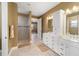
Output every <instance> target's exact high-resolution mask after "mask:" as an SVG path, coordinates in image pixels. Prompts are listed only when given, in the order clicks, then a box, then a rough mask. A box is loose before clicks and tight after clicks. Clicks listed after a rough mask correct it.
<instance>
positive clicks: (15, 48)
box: [8, 46, 18, 56]
mask: <svg viewBox="0 0 79 59" xmlns="http://www.w3.org/2000/svg"><path fill="white" fill-rule="evenodd" d="M17 48H18V47H17V46H16V47H13V48H11V50H10V52H9V55H8V56H10V55H11V53H12V51H13V50H15V49H17Z"/></svg>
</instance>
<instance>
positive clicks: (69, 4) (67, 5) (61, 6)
mask: <svg viewBox="0 0 79 59" xmlns="http://www.w3.org/2000/svg"><path fill="white" fill-rule="evenodd" d="M74 5H75V6H79V2H62V3H60V4H58V5H57V6H56V7H54V8H52V9H50V10H49V11H48V12H46V13H45V14H44V15H42V16H41V17H42V18H43V32H48V23H47V19H46V17H47V16H48V15H50V14H51V13H53V12H55V11H57V10H59V9H63V10H66V9H67V8H69V9H71V8H72V7H73V6H74Z"/></svg>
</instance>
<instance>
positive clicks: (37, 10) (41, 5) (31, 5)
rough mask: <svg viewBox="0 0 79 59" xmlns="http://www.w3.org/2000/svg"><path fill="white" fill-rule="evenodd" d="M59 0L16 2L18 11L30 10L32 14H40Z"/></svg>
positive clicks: (25, 11)
mask: <svg viewBox="0 0 79 59" xmlns="http://www.w3.org/2000/svg"><path fill="white" fill-rule="evenodd" d="M59 3H60V2H16V4H17V5H18V12H19V13H24V14H28V12H29V11H31V12H32V15H33V16H41V15H43V14H44V13H46V12H47V11H48V10H50V9H51V8H53V7H55V6H56V5H57V4H59Z"/></svg>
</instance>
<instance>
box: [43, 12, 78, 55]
mask: <svg viewBox="0 0 79 59" xmlns="http://www.w3.org/2000/svg"><path fill="white" fill-rule="evenodd" d="M52 16H53V20H52V21H53V22H52V25H53V27H52V28H53V31H52V32H47V33H43V43H44V44H45V45H46V46H48V47H49V48H50V49H52V50H53V51H55V52H56V53H57V54H59V55H60V56H79V36H78V35H71V34H70V35H69V34H68V33H67V34H66V15H65V12H64V11H63V10H59V11H56V12H54V13H53V14H52Z"/></svg>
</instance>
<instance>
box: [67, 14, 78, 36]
mask: <svg viewBox="0 0 79 59" xmlns="http://www.w3.org/2000/svg"><path fill="white" fill-rule="evenodd" d="M78 20H79V15H68V16H67V32H68V33H69V34H71V35H78Z"/></svg>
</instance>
